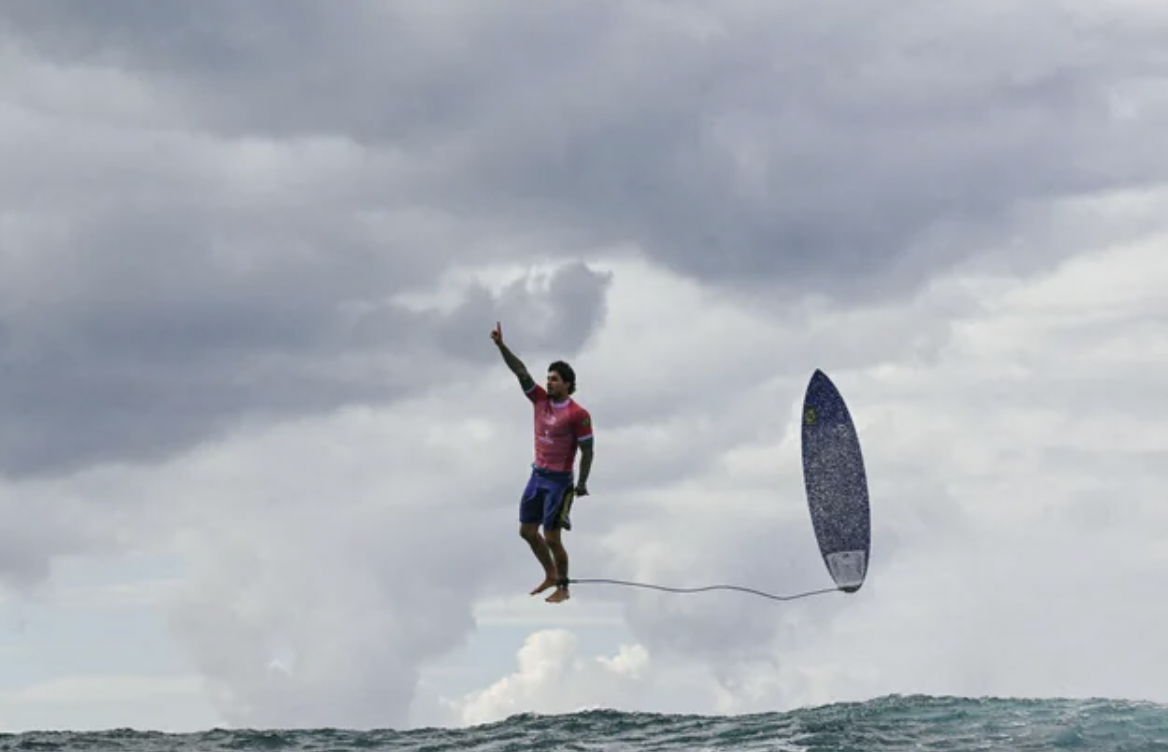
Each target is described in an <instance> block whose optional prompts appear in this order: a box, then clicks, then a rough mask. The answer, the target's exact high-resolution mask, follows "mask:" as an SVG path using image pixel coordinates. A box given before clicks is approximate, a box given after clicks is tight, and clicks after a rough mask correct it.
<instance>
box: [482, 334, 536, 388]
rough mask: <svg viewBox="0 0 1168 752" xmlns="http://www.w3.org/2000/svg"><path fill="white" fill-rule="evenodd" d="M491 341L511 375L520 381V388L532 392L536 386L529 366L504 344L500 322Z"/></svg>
mask: <svg viewBox="0 0 1168 752" xmlns="http://www.w3.org/2000/svg"><path fill="white" fill-rule="evenodd" d="M491 339H493V340H494V341H495V345H496V346H497V347H498V348H499V354H500V355H502V356H503V362H504V363H506V364H507V367H508V368H510V369H511V373H513V374H515V377H516V378H518V379H519V386H521V387H523V391H525V392H527V391H530V390H531V388H532V387H534V386H535V379H533V378H531V374H530V373H528V372H527V366H525V365H524V364H523V361H522V360H520V359H519V358H518V357H516V355H515V353H513V352H511V350H510V348H508V347H507V345H506V344H505V343H504V342H503V326H502V324H500V323H499V322H497V321H496V322H495V328H494V330H493V331H492V332H491Z"/></svg>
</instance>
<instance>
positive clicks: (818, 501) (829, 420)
mask: <svg viewBox="0 0 1168 752" xmlns="http://www.w3.org/2000/svg"><path fill="white" fill-rule="evenodd" d="M802 444H803V485H804V488H805V489H806V492H807V506H808V509H809V510H810V512H811V524H812V527H813V528H814V530H815V538H816V540H817V541H818V543H819V551H820V553H821V554H822V555H823V561H824V564H826V565H827V571H828V573H829V574H830V575H831V578H832V580H834V581H835V584H836V587H838V588H839V589H840V590H843V591H844V592H847V593H854V592H856V591H857V590H859V589H860V586H861V585H863V584H864V578H865V577H866V576H867V574H868V560H869V557H870V555H871V544H872V521H871V512H870V509H869V503H868V477H867V473H866V471H865V469H864V456H863V453H862V452H861V450H860V439H859V436H858V435H857V433H856V427H855V424H854V423H853V422H852V416H851V413H850V412H849V411H848V406H847V404H846V403H845V402H844V398H843V396H842V395H841V394H840V393H839V390H838V389H837V388H836V386H835V384H833V383H832V381H831V379H830V378H828V376H827V374H825V373H824V372H823V371H822V370H820V369H816V371H815V373H814V374H812V376H811V380H810V381H809V382H808V384H807V391H806V394H805V395H804V397H803V435H802Z"/></svg>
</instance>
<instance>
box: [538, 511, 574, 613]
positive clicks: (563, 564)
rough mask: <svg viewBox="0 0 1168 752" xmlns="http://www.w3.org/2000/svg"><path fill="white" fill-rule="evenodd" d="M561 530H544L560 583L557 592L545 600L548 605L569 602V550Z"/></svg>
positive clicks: (557, 585)
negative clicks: (562, 538) (561, 536)
mask: <svg viewBox="0 0 1168 752" xmlns="http://www.w3.org/2000/svg"><path fill="white" fill-rule="evenodd" d="M560 531H561V528H558V527H556V528H552V529H551V530H548V529H547V528H545V529H544V531H543V535H544V539H545V540H546V541H547V547H548V548H549V549H550V550H551V554H552V560H553V561H554V562H555V566H556V572H557V573H558V574H559V582H558V583H557V584H556V591H555V592H554V593H552V594H551V595H549V596H548V597H547V598H546V599H545V600H546V601H547V602H548V603H559V602H561V601H566V600H568V550H567V549H566V548H564V543H563V541H562V540H561V539H560Z"/></svg>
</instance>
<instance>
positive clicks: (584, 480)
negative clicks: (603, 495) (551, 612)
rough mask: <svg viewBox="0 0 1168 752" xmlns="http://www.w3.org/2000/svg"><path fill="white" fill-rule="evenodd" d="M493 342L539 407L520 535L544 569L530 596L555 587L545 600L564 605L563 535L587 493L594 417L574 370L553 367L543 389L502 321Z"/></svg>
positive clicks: (521, 503)
mask: <svg viewBox="0 0 1168 752" xmlns="http://www.w3.org/2000/svg"><path fill="white" fill-rule="evenodd" d="M491 339H492V340H494V342H495V345H496V346H498V348H499V353H500V354H501V355H502V356H503V362H505V363H506V364H507V367H508V368H510V369H511V372H512V373H514V374H515V376H516V377H517V378H518V379H519V386H520V387H521V388H522V389H523V393H524V395H526V396H527V398H528V399H529V400H530V401H531V403H532V406H533V408H534V428H535V460H534V462H532V465H531V476H530V477H529V478H528V481H527V487H526V488H525V489H524V490H523V495H522V497H521V498H520V501H519V535H520V536H522V538H523V539H524V540H525V541H527V543H528V545H530V546H531V550H532V553H534V554H535V558H536V559H538V560H539V563H540V564H541V565H542V566H543V570H544V580H543V582H541V583H540V584H539V585H538V586H537V587H536V588H535V589H534V590H532V591H531V594H532V595H537V594H539V593H542V592H544V591H545V590H547V589H549V588H552V587H554V588H555V591H554V592H552V594H551V595H549V596H548V597H547V598H546V600H547V602H548V603H560V602H562V601H566V600H568V552H567V550H565V548H564V543H563V540H562V538H561V534H562V531H564V530H571V529H572V523H571V520H570V519H569V513H570V512H571V509H572V501H573V500H574V498H575V497H576V496H586V495H587V494H588V475H589V473H590V472H591V471H592V449H593V436H592V416H591V415H590V414H589V413H588V411H587V410H586V409H584V407H583V406H581V405H580V404H579V403H578V402H576V401H575V400H574V399H573V398H572V396H571V395H572V394H574V393H575V392H576V373H575V372H574V371H573V370H572V367H571V366H570V365H568V364H567V363H565V362H564V361H562V360H557V361H555V362H554V363H552V364H551V365H549V366H548V369H547V378H546V386H540V385H539V384H537V383H535V379H533V378H532V377H531V374H530V373H528V371H527V367H526V366H525V365H524V364H523V361H521V360H520V359H519V358H517V357H515V354H514V353H513V352H511V350H510V349H509V348H508V347H507V345H506V344H505V343H504V342H503V327H502V325H501V324H500V323H499V322H496V323H495V328H494V330H492V331H491ZM577 449H578V450H579V451H580V477H579V479H578V480H577V479H574V472H573V468H574V465H575V461H576V451H577ZM541 525H542V527H543V534H542V535H541V534H540V526H541Z"/></svg>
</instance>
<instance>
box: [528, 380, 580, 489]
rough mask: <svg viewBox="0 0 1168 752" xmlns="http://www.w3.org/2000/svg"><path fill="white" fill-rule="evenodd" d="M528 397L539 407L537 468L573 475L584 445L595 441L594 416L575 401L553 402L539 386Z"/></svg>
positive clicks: (536, 420) (530, 391) (536, 439)
mask: <svg viewBox="0 0 1168 752" xmlns="http://www.w3.org/2000/svg"><path fill="white" fill-rule="evenodd" d="M526 394H527V398H528V399H529V400H531V402H532V404H533V405H534V406H535V411H534V412H535V465H536V467H540V468H543V469H544V470H552V471H556V472H571V471H572V468H573V466H574V464H575V462H576V449H577V447H579V446H580V442H581V441H587V440H589V439H591V438H592V416H591V415H589V414H588V411H587V410H585V409H584V408H583V407H580V405H579V404H577V403H576V401H575V400H573V399H572V398H571V397H569V398H568V399H566V400H565V401H563V402H561V403H558V404H557V403H555V402H552V401H551V400H550V399H549V398H548V394H547V391H546V390H545V389H544V388H543V387H542V386H540V385H539V384H536V385H535V386H533V387H532V388H531V389H529V390H528V391H527V392H526Z"/></svg>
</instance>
